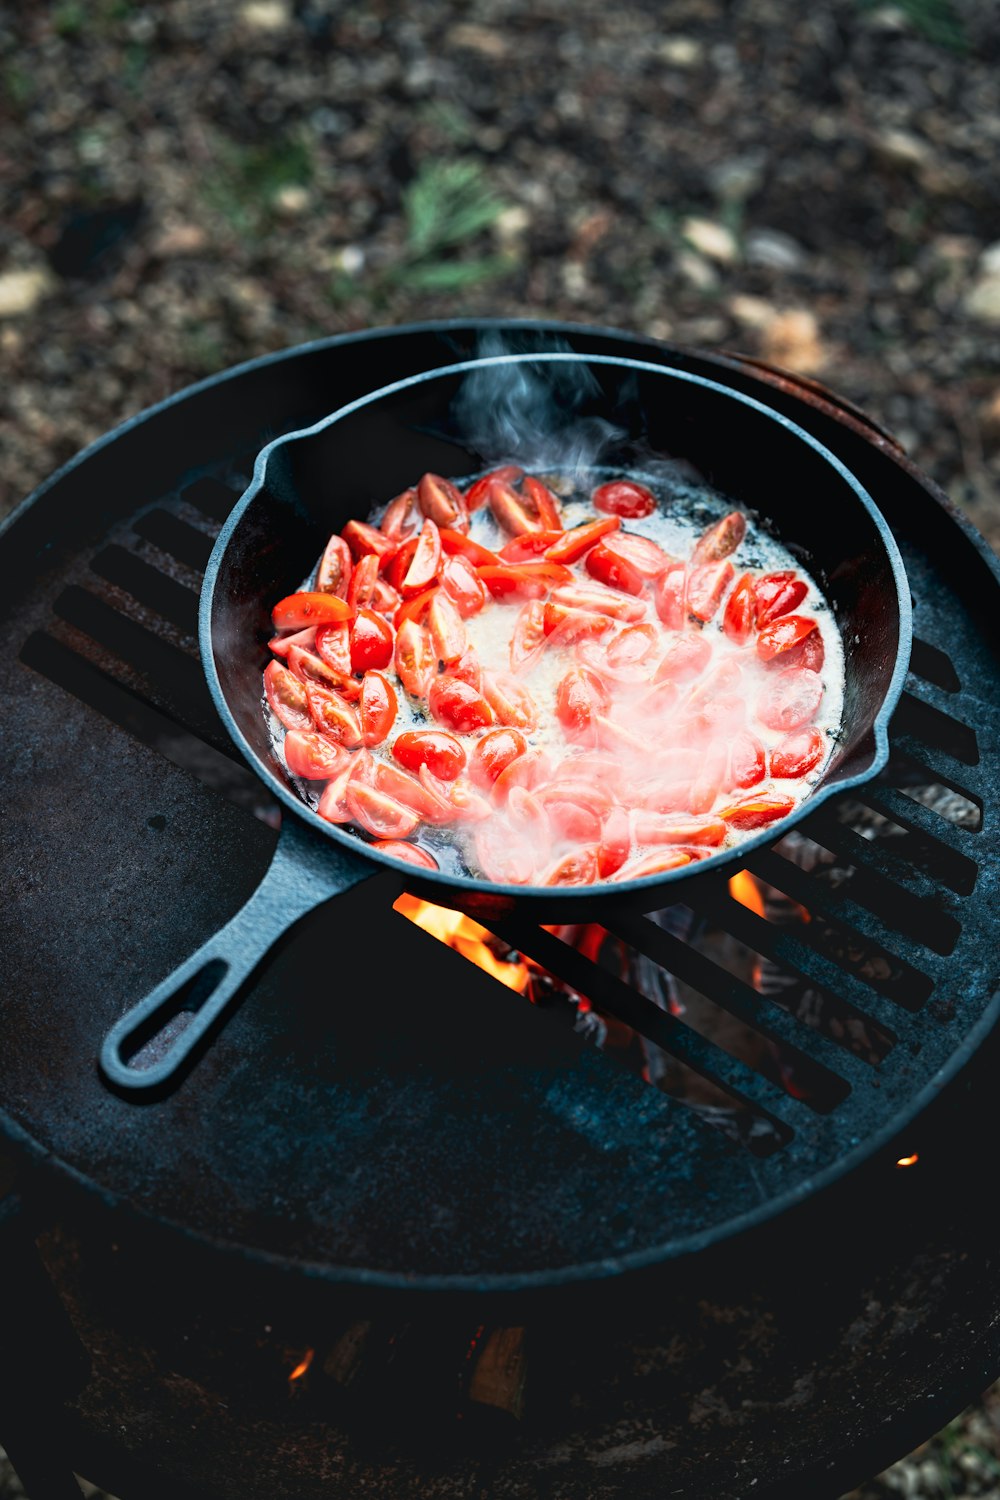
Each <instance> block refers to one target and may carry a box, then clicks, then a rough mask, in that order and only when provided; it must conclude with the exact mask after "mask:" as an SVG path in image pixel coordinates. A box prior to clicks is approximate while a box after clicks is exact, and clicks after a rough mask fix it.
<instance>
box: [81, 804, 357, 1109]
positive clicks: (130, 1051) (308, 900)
mask: <svg viewBox="0 0 1000 1500" xmlns="http://www.w3.org/2000/svg"><path fill="white" fill-rule="evenodd" d="M317 845H318V840H316V839H315V838H314V837H312V838H311V837H310V836H309V834H308V833H307V832H306V831H305V830H304V829H303V828H301V827H300V826H299V825H298V824H297V823H296V822H295V821H294V820H293V819H291V818H287V817H286V818H285V819H283V821H282V825H281V835H280V837H279V839H278V844H277V848H276V849H275V851H274V856H273V858H272V860H271V863H270V865H269V866H268V868H267V871H266V873H265V875H264V878H263V880H262V881H261V883H260V885H259V886H258V887H257V889H256V890H255V891H254V893H253V895H252V896H251V897H250V899H249V901H248V902H247V903H246V905H245V906H243V907H241V908H240V910H239V911H238V912H237V913H236V915H235V916H234V917H232V918H231V919H230V920H229V921H228V922H227V923H226V925H225V927H222V928H220V929H219V931H218V932H217V933H215V934H214V936H212V937H210V938H209V939H208V942H207V943H203V944H202V946H201V947H200V948H199V949H198V950H197V952H196V953H192V955H191V957H190V958H188V959H186V960H185V961H184V963H182V964H180V965H179V966H178V967H177V968H176V969H175V970H174V971H173V973H172V974H168V975H167V977H166V979H164V980H162V981H161V983H160V984H158V985H157V986H156V988H155V989H154V990H152V991H151V992H150V993H149V994H148V995H147V996H146V997H145V998H144V999H143V1000H140V1001H139V1002H138V1003H137V1004H136V1005H133V1006H132V1007H131V1009H130V1010H127V1011H126V1012H125V1014H124V1015H123V1016H122V1017H121V1018H120V1019H119V1020H117V1021H116V1022H115V1024H114V1025H113V1026H112V1028H111V1030H110V1031H109V1032H108V1034H107V1036H106V1037H105V1038H104V1042H103V1044H102V1046H101V1053H100V1069H101V1073H102V1074H103V1075H104V1078H105V1080H106V1081H107V1082H108V1083H110V1084H112V1085H113V1086H114V1088H115V1090H116V1091H117V1092H119V1093H124V1094H128V1095H131V1096H132V1097H133V1098H140V1097H146V1098H149V1097H151V1096H152V1094H154V1093H156V1094H163V1093H165V1092H166V1091H167V1086H169V1085H171V1084H173V1083H176V1082H178V1081H179V1079H180V1076H181V1075H182V1073H183V1072H184V1071H185V1069H186V1067H187V1066H188V1065H189V1064H190V1063H192V1062H193V1061H194V1059H195V1057H196V1056H197V1054H198V1052H199V1050H200V1047H201V1044H202V1043H203V1042H204V1041H205V1039H206V1037H207V1035H208V1034H209V1032H210V1031H213V1030H215V1029H218V1028H219V1027H220V1026H221V1025H222V1023H223V1020H224V1019H225V1018H226V1013H227V1012H228V1011H230V1010H231V1009H235V1005H234V1001H235V1000H236V997H237V995H238V993H239V991H240V989H241V988H242V986H243V984H244V982H245V981H246V980H247V979H248V978H249V977H250V975H251V974H252V973H253V971H254V970H255V969H256V968H257V965H258V964H259V963H260V961H261V959H263V958H264V956H265V954H267V953H268V952H269V951H270V949H271V948H273V946H274V944H275V943H276V942H277V941H278V939H279V938H281V937H283V936H284V934H285V933H286V932H287V931H288V930H289V928H291V927H292V926H294V924H295V923H296V922H297V921H298V920H299V918H300V917H304V916H305V914H306V912H309V911H312V909H313V907H315V906H319V905H320V904H321V903H322V902H324V901H328V900H329V899H330V897H331V896H336V895H339V894H340V893H341V892H343V891H347V890H350V888H351V887H352V886H355V885H358V884H359V883H360V882H361V881H362V880H367V879H368V878H369V876H371V875H373V874H375V866H374V865H372V864H371V863H369V861H368V860H366V859H363V858H361V857H357V856H354V855H352V854H349V853H348V852H347V851H346V850H342V849H340V848H338V847H336V846H333V847H331V845H329V844H326V843H324V845H323V847H322V848H319V847H317ZM185 1012H186V1013H188V1014H189V1015H190V1016H191V1017H192V1019H191V1020H190V1021H189V1022H188V1024H187V1025H186V1026H185V1027H184V1028H183V1030H182V1031H180V1032H179V1034H178V1035H177V1036H175V1037H174V1038H173V1039H172V1040H171V1041H168V1042H167V1044H166V1047H165V1049H164V1050H163V1051H162V1052H161V1053H160V1054H159V1055H158V1057H157V1058H156V1061H155V1062H153V1063H152V1064H151V1065H150V1066H148V1067H135V1066H134V1065H133V1062H132V1059H133V1058H134V1057H135V1056H136V1054H137V1053H138V1052H139V1051H140V1050H141V1048H143V1047H144V1046H145V1045H146V1044H147V1043H148V1042H150V1041H151V1040H152V1039H153V1038H154V1037H155V1036H157V1035H158V1034H159V1033H160V1032H162V1031H163V1030H164V1028H165V1027H166V1026H168V1025H169V1023H170V1022H171V1021H173V1020H174V1019H175V1017H177V1016H179V1015H181V1014H184V1013H185Z"/></svg>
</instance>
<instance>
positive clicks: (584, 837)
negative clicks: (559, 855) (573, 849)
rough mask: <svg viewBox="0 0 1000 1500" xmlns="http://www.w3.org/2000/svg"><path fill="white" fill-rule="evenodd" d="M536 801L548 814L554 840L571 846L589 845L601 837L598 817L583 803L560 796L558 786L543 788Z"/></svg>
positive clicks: (600, 821) (572, 798) (600, 820)
mask: <svg viewBox="0 0 1000 1500" xmlns="http://www.w3.org/2000/svg"><path fill="white" fill-rule="evenodd" d="M538 800H539V801H540V802H541V803H542V806H543V807H544V808H545V811H546V812H547V813H548V816H549V823H550V825H551V827H552V832H553V834H554V835H555V837H556V838H558V839H565V840H566V842H567V843H572V844H591V843H596V841H597V840H598V839H599V838H600V837H601V824H602V819H601V818H600V816H599V815H598V814H597V813H596V812H595V811H594V809H593V808H592V807H587V806H586V804H585V803H584V802H583V801H577V799H576V798H574V797H565V796H561V795H560V788H559V787H558V786H554V787H546V788H544V789H543V790H542V791H540V792H539V793H538Z"/></svg>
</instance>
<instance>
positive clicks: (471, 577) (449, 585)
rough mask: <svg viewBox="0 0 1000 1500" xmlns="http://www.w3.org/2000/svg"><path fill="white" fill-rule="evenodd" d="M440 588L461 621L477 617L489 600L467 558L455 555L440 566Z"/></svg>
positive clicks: (483, 585)
mask: <svg viewBox="0 0 1000 1500" xmlns="http://www.w3.org/2000/svg"><path fill="white" fill-rule="evenodd" d="M440 576H441V587H442V588H443V589H444V591H445V593H446V594H447V595H448V598H449V599H450V600H451V602H452V604H454V606H455V608H456V609H457V610H458V612H459V614H460V615H461V616H462V619H463V620H468V619H470V618H471V617H472V616H473V615H478V614H479V612H480V610H481V609H482V608H483V605H484V604H486V602H487V601H488V599H489V597H490V596H489V593H488V591H487V589H486V585H485V584H484V583H483V581H482V579H481V578H480V577H479V574H478V573H477V572H476V570H475V568H474V567H473V566H472V564H471V563H470V562H469V559H468V558H467V557H462V556H461V555H458V554H456V556H454V557H446V558H445V559H444V562H443V563H442V564H441V575H440Z"/></svg>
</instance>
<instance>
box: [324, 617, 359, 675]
mask: <svg viewBox="0 0 1000 1500" xmlns="http://www.w3.org/2000/svg"><path fill="white" fill-rule="evenodd" d="M316 655H317V656H320V657H322V659H323V661H325V662H326V664H327V666H328V667H332V668H333V670H334V671H335V672H336V673H337V674H338V676H340V677H350V675H351V671H352V668H351V628H350V626H349V625H346V624H345V625H321V626H320V627H319V629H318V630H317V632H316Z"/></svg>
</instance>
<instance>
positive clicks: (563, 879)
mask: <svg viewBox="0 0 1000 1500" xmlns="http://www.w3.org/2000/svg"><path fill="white" fill-rule="evenodd" d="M599 869H600V867H599V863H598V851H597V850H596V849H574V850H573V852H572V853H571V854H564V855H563V857H562V859H559V860H557V861H556V863H555V864H554V865H552V866H551V868H550V869H548V870H546V872H545V874H544V875H543V876H542V881H541V883H542V885H592V884H593V883H594V881H595V880H596V879H597V878H598V874H599Z"/></svg>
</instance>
